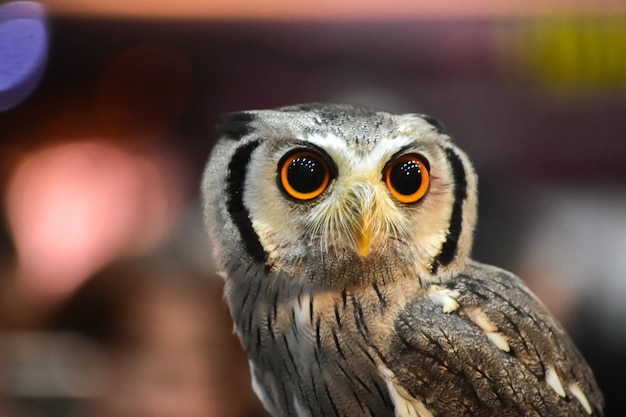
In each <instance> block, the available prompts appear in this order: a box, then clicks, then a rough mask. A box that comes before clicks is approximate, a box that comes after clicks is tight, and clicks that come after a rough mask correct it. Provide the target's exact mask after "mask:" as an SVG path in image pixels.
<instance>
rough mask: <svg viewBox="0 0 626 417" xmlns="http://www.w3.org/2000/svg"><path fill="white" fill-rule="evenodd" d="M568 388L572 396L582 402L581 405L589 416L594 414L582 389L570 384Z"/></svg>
mask: <svg viewBox="0 0 626 417" xmlns="http://www.w3.org/2000/svg"><path fill="white" fill-rule="evenodd" d="M567 388H568V389H569V390H570V392H571V393H572V395H573V396H574V397H576V399H577V400H578V402H580V404H581V405H582V406H583V408H584V409H585V411H586V412H587V414H589V415H591V414H593V409H592V408H591V404H589V400H588V399H587V396H586V395H585V393H584V392H582V390H581V389H580V387H579V386H578V385H576V384H569V385H568V386H567Z"/></svg>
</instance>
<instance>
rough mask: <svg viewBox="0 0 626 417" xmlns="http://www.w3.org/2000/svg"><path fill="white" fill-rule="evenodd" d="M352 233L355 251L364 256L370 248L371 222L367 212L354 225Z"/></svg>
mask: <svg viewBox="0 0 626 417" xmlns="http://www.w3.org/2000/svg"><path fill="white" fill-rule="evenodd" d="M354 234H355V238H356V244H357V252H358V254H359V255H361V257H363V258H365V257H366V256H367V255H369V253H370V250H371V248H372V246H371V239H372V222H371V219H370V216H369V214H364V216H363V217H362V218H361V221H360V223H359V225H358V226H357V227H356V230H355V231H354Z"/></svg>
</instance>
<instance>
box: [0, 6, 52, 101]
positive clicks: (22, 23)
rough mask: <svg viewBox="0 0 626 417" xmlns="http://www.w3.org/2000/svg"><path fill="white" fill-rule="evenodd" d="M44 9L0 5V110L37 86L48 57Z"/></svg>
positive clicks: (20, 98)
mask: <svg viewBox="0 0 626 417" xmlns="http://www.w3.org/2000/svg"><path fill="white" fill-rule="evenodd" d="M46 25H47V24H46V12H45V8H44V6H42V5H41V4H39V3H35V2H29V1H16V2H11V3H7V4H4V5H0V111H4V110H7V109H10V108H12V107H14V106H16V105H18V104H19V103H20V102H22V101H23V100H24V99H25V98H26V97H28V95H29V94H31V93H32V92H33V91H34V90H35V87H37V85H38V83H39V81H40V79H41V77H42V75H43V72H44V71H43V70H44V67H45V63H46V57H47V55H48V31H47V27H46Z"/></svg>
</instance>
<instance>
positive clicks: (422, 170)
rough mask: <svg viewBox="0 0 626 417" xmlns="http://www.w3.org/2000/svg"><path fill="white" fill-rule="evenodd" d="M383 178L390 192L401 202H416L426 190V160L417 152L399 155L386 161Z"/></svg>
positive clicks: (427, 181)
mask: <svg viewBox="0 0 626 417" xmlns="http://www.w3.org/2000/svg"><path fill="white" fill-rule="evenodd" d="M383 179H384V181H385V183H386V184H387V187H388V188H389V191H390V192H391V194H392V195H393V196H394V197H395V198H396V200H398V201H399V202H401V203H416V202H418V201H420V200H421V199H422V198H423V197H424V196H425V195H426V192H427V191H428V186H429V183H430V174H429V172H428V162H427V161H426V159H425V158H424V157H422V156H421V155H417V154H406V155H400V156H398V157H396V158H394V159H392V160H391V161H389V162H388V163H387V165H386V166H385V169H384V170H383Z"/></svg>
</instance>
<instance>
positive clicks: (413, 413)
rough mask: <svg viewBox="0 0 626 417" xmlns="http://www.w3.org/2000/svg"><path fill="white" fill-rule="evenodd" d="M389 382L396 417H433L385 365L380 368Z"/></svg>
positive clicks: (387, 382) (382, 374)
mask: <svg viewBox="0 0 626 417" xmlns="http://www.w3.org/2000/svg"><path fill="white" fill-rule="evenodd" d="M378 370H379V372H380V374H381V376H382V377H383V379H384V380H385V383H386V384H387V390H388V391H389V396H390V397H391V401H392V402H393V405H394V408H395V415H396V417H433V413H431V412H430V411H429V410H428V409H427V408H426V406H425V405H424V403H423V402H421V401H420V400H418V399H416V398H413V397H411V396H410V395H409V394H408V393H407V392H406V391H405V390H404V389H403V388H402V387H401V386H400V385H398V384H396V383H395V382H394V379H393V378H394V373H393V372H392V371H391V370H390V369H388V368H385V367H383V366H381V367H379V368H378Z"/></svg>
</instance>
